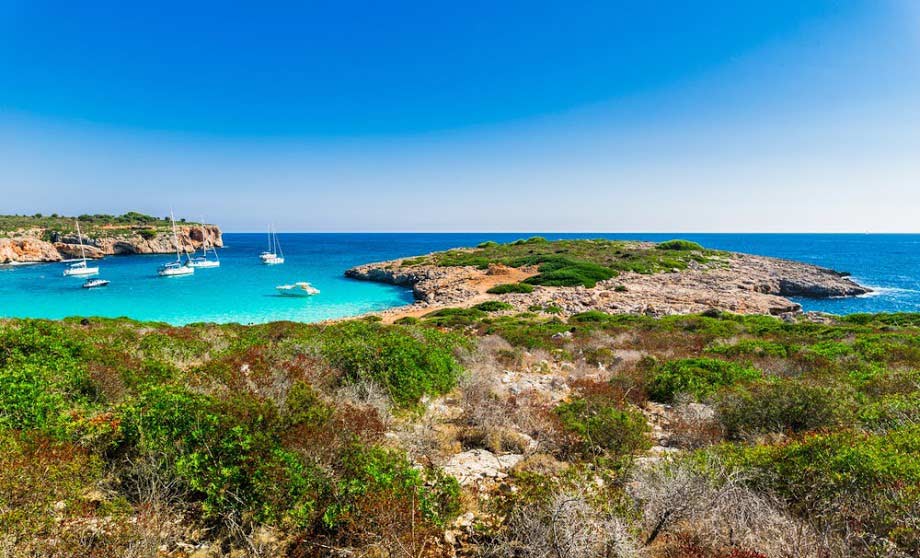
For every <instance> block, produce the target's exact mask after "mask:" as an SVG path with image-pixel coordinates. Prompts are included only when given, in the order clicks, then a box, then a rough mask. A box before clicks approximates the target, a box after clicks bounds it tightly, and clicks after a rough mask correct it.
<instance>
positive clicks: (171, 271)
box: [157, 265, 195, 277]
mask: <svg viewBox="0 0 920 558" xmlns="http://www.w3.org/2000/svg"><path fill="white" fill-rule="evenodd" d="M193 273H195V268H194V267H188V266H185V265H183V266H181V267H166V268H162V269H160V270H159V271H157V275H159V276H160V277H181V276H183V275H191V274H193Z"/></svg>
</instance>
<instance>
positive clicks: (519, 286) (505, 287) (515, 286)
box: [486, 283, 533, 294]
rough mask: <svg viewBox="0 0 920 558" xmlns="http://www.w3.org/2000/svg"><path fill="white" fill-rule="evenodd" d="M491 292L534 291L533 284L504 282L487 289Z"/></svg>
mask: <svg viewBox="0 0 920 558" xmlns="http://www.w3.org/2000/svg"><path fill="white" fill-rule="evenodd" d="M486 292H487V293H489V294H507V293H525V294H526V293H532V292H533V285H528V284H527V283H502V284H501V285H495V286H494V287H492V288H490V289H489V290H487V291H486Z"/></svg>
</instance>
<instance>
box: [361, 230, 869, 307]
mask: <svg viewBox="0 0 920 558" xmlns="http://www.w3.org/2000/svg"><path fill="white" fill-rule="evenodd" d="M588 242H590V241H588ZM630 244H631V246H632V248H633V249H636V250H647V251H651V250H654V249H655V245H653V244H651V243H630ZM437 256H438V254H430V255H427V256H423V257H421V258H407V259H402V260H392V261H385V262H378V263H371V264H367V265H361V266H357V267H354V268H352V269H349V270H348V271H347V272H346V273H345V274H346V276H348V277H351V278H354V279H360V280H367V281H378V282H383V283H390V284H394V285H402V286H406V287H411V288H412V290H413V293H414V296H415V299H416V303H415V304H413V305H411V306H409V307H403V308H399V309H393V310H391V311H387V312H385V313H384V317H385V318H389V319H395V318H396V317H401V316H407V315H408V316H420V315H423V314H425V313H427V312H430V311H433V310H436V309H438V308H443V307H467V306H471V305H474V304H478V303H481V302H483V301H486V300H491V299H495V300H501V301H504V302H506V303H509V304H511V305H512V306H513V307H514V309H515V310H516V311H528V310H532V309H533V308H534V307H537V306H539V307H543V308H553V310H554V312H555V313H558V314H561V315H565V316H568V315H573V314H577V313H580V312H585V311H588V310H601V311H604V312H608V313H620V314H643V315H649V316H665V315H670V314H691V313H698V312H705V311H708V310H724V311H730V312H735V313H739V314H768V315H774V316H781V315H786V314H795V313H799V312H801V306H800V305H799V304H798V303H795V302H793V301H791V300H789V298H787V297H813V298H830V297H847V296H857V295H861V294H866V293H869V292H871V289H869V288H867V287H864V286H862V285H859V284H858V283H856V282H855V281H853V280H852V279H850V278H849V277H848V276H847V274H845V273H841V272H837V271H834V270H831V269H826V268H822V267H818V266H814V265H810V264H805V263H800V262H795V261H790V260H783V259H778V258H769V257H763V256H754V255H749V254H740V253H729V252H719V253H717V254H714V255H711V256H709V257H708V258H706V259H705V261H697V259H687V261H686V267H684V268H682V269H677V268H673V269H665V270H659V271H656V272H651V273H648V272H644V273H639V272H635V271H625V272H620V273H618V274H617V275H616V276H615V277H612V278H610V279H606V280H601V281H598V282H597V283H596V284H595V285H594V286H593V287H588V286H584V285H575V286H544V285H539V284H535V285H533V289H532V292H527V293H506V294H490V293H488V292H487V291H488V290H489V289H490V288H492V287H494V286H496V285H500V284H505V283H517V282H521V281H527V279H529V278H532V277H535V276H536V275H538V273H539V265H531V266H520V267H511V266H508V265H504V264H502V263H489V264H488V266H487V267H485V268H482V267H481V266H479V267H477V266H450V265H448V266H445V265H443V264H440V263H431V262H433V261H435V260H437V259H438V258H437ZM698 259H702V258H698ZM419 262H422V263H419Z"/></svg>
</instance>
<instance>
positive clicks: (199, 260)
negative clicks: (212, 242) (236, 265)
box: [188, 219, 220, 268]
mask: <svg viewBox="0 0 920 558" xmlns="http://www.w3.org/2000/svg"><path fill="white" fill-rule="evenodd" d="M201 222H202V223H204V219H202V220H201ZM201 237H202V241H201V255H200V256H194V257H192V258H190V259H189V261H188V265H189V267H198V268H214V267H220V258H218V257H217V248H216V247H214V246H211V251H212V252H213V253H214V259H213V260H212V259H209V258H208V231H206V230H205V229H204V226H202V227H201Z"/></svg>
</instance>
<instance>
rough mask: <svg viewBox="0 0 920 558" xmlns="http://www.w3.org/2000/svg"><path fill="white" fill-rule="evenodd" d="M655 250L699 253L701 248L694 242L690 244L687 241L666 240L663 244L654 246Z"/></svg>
mask: <svg viewBox="0 0 920 558" xmlns="http://www.w3.org/2000/svg"><path fill="white" fill-rule="evenodd" d="M655 248H658V249H659V250H678V251H684V252H686V251H691V250H694V251H701V250H703V247H702V246H700V245H699V244H697V243H696V242H691V241H689V240H680V239H674V240H666V241H664V242H659V243H658V244H656V245H655Z"/></svg>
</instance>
